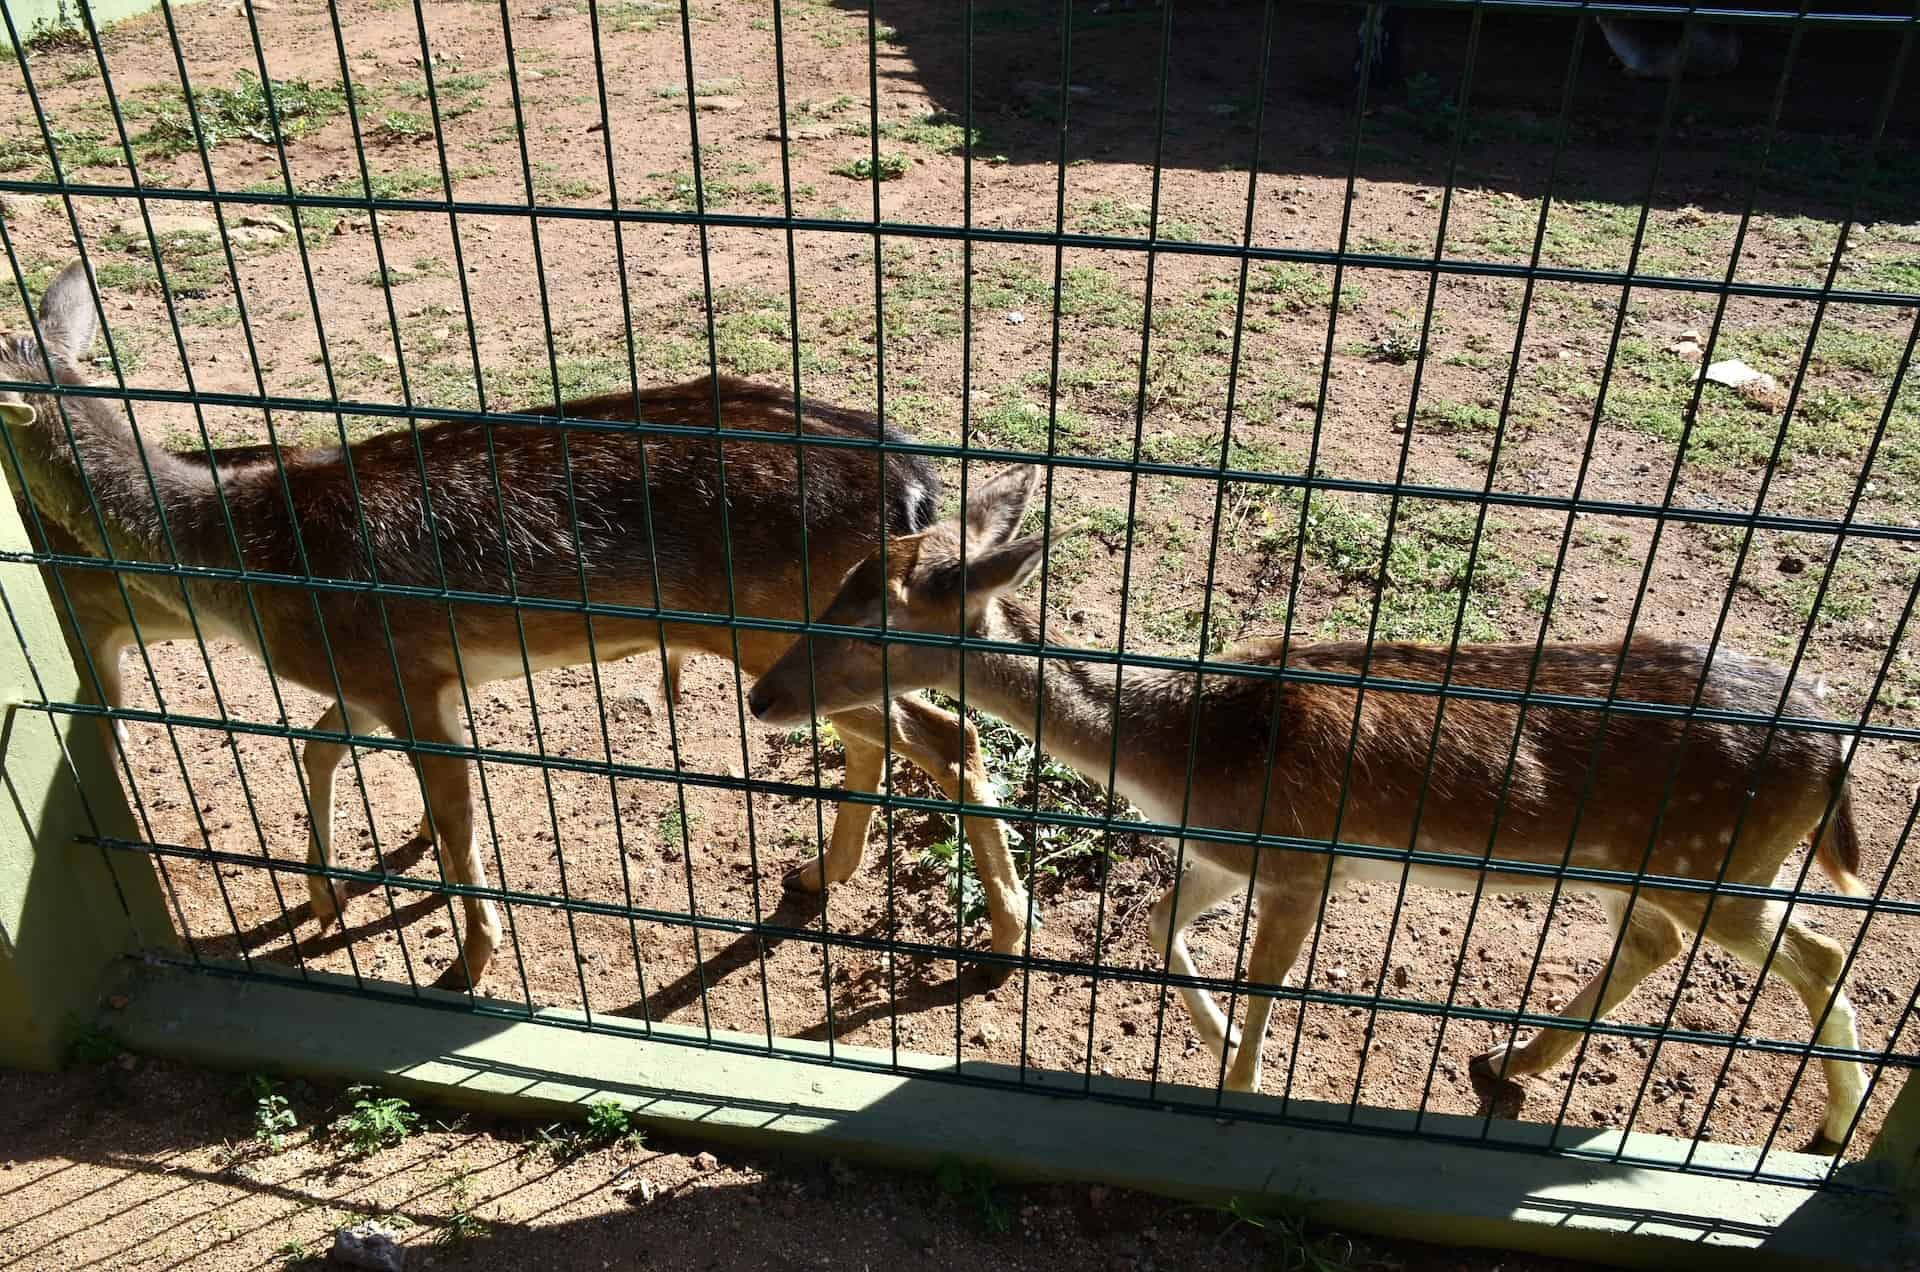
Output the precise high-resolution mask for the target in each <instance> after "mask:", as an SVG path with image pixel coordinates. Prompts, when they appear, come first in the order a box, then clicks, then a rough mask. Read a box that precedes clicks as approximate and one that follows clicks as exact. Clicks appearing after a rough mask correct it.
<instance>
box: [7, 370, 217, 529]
mask: <svg viewBox="0 0 1920 1272" xmlns="http://www.w3.org/2000/svg"><path fill="white" fill-rule="evenodd" d="M30 400H31V401H32V404H33V406H34V408H35V411H36V412H37V416H36V418H35V420H34V422H33V424H32V425H31V426H29V427H27V428H23V429H17V430H15V432H14V434H13V439H14V446H13V450H14V454H15V455H17V456H18V457H19V461H20V466H21V470H22V473H21V475H23V476H24V477H25V479H26V487H27V494H28V495H29V496H30V498H31V499H32V501H33V504H34V507H35V508H37V509H38V510H39V513H40V515H41V517H43V518H45V519H47V520H50V521H53V522H55V523H56V524H58V525H59V526H60V527H61V528H62V529H64V530H66V531H67V532H68V533H69V534H71V535H73V536H74V537H75V538H77V539H78V540H79V541H80V542H81V543H84V544H87V545H89V550H90V551H91V550H94V549H93V545H97V544H99V543H100V541H101V531H102V525H103V523H104V528H105V533H106V540H107V546H108V547H109V548H110V549H111V550H112V553H113V555H114V556H116V557H122V558H126V559H130V560H170V559H171V558H172V556H173V547H177V549H178V551H179V553H180V556H181V557H182V558H183V559H185V560H188V561H192V562H195V563H197V564H225V563H226V559H227V558H228V557H230V556H231V553H230V552H221V553H219V554H218V558H217V559H209V557H208V554H207V553H206V552H205V551H204V550H203V549H204V548H205V547H206V546H207V545H206V544H203V543H202V542H201V540H203V539H204V538H205V537H206V535H205V531H206V530H207V529H208V526H207V525H206V524H205V523H206V522H207V517H206V516H205V514H206V512H207V510H208V509H209V508H210V507H212V506H213V505H214V503H215V491H214V485H213V483H214V480H215V478H214V476H213V473H212V470H211V469H210V468H203V467H199V466H196V465H194V464H190V463H188V462H186V461H185V460H183V459H181V458H180V457H179V456H177V455H174V454H171V453H170V452H168V451H167V450H165V449H164V448H162V447H159V446H152V445H143V444H142V443H141V441H140V439H138V438H137V437H135V436H134V433H133V430H132V429H131V428H130V427H128V425H127V423H126V421H125V420H124V419H122V418H121V417H120V416H119V415H118V414H117V413H116V411H115V409H114V407H113V406H111V405H110V404H108V403H106V402H101V401H94V400H92V399H89V398H67V399H65V400H64V405H65V408H66V409H65V411H64V415H65V420H64V421H63V419H62V414H63V412H62V410H61V405H62V404H61V403H58V402H56V401H55V400H54V399H52V398H50V397H34V398H32V399H30ZM69 426H71V429H72V438H71V441H69V438H68V428H69ZM149 478H151V480H150V479H149ZM156 496H157V498H156ZM96 507H97V509H98V512H97V515H96V511H95V509H96ZM163 510H164V512H163ZM169 532H171V539H172V544H173V547H170V546H169Z"/></svg>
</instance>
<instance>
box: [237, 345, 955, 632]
mask: <svg viewBox="0 0 1920 1272" xmlns="http://www.w3.org/2000/svg"><path fill="white" fill-rule="evenodd" d="M718 398H719V414H720V419H721V423H722V426H723V427H724V428H726V429H729V430H738V431H751V432H755V433H763V434H766V435H767V440H765V441H759V440H752V439H745V438H729V439H727V440H725V441H721V442H718V443H716V440H715V438H714V437H713V436H711V435H706V436H702V435H699V434H684V435H675V434H664V435H662V434H653V435H646V436H643V435H641V434H637V433H629V432H622V431H606V430H597V429H590V428H589V429H570V428H565V427H561V426H558V425H482V424H478V423H472V422H465V421H447V422H441V423H435V424H430V425H426V426H423V427H421V428H420V429H419V430H418V431H417V434H416V433H415V432H414V431H412V430H406V429H401V430H395V431H393V432H390V433H385V434H381V435H379V436H376V437H373V438H370V439H368V440H366V441H364V442H361V443H358V444H357V445H355V446H354V447H353V448H352V449H351V450H350V451H346V452H342V451H339V450H333V451H329V452H308V453H304V454H302V455H301V456H300V457H299V458H298V460H297V461H296V462H294V463H292V464H290V465H289V470H288V475H287V483H288V485H289V486H290V487H291V489H292V490H293V495H294V502H295V506H296V509H297V512H298V524H299V526H300V527H301V530H302V533H303V537H304V539H305V546H306V549H307V558H308V562H309V564H310V568H311V569H312V571H313V573H315V574H319V575H323V576H330V577H336V578H352V579H362V578H368V577H371V576H372V575H374V574H375V573H377V575H378V577H379V578H380V579H382V580H383V581H386V582H389V583H395V584H401V585H411V586H421V587H436V588H437V587H439V586H441V585H442V581H443V579H444V582H445V585H446V586H449V587H452V588H455V589H464V590H473V591H480V592H489V593H499V592H502V591H504V590H506V589H507V587H508V585H509V582H510V583H511V586H512V588H513V589H514V590H516V591H517V592H518V593H519V594H521V595H525V596H560V597H569V598H578V596H579V594H580V585H581V579H580V574H581V570H582V567H583V566H584V570H585V573H586V574H587V576H588V580H589V585H590V590H591V594H592V595H593V597H594V599H596V600H604V601H608V602H615V603H620V602H626V603H635V604H650V603H652V597H653V593H652V577H653V573H654V570H655V568H656V567H657V570H658V574H659V578H660V583H661V593H662V597H663V599H662V602H661V603H662V604H665V605H667V606H669V607H671V608H724V605H725V586H726V569H727V562H728V560H729V548H730V555H731V561H732V565H733V573H734V577H735V583H736V591H737V592H738V593H739V594H740V595H739V596H738V598H737V599H738V603H739V608H740V610H741V611H742V612H744V613H753V614H766V615H773V616H787V615H797V614H798V613H799V612H800V608H801V606H800V597H799V595H798V590H797V580H798V578H799V573H800V543H801V539H802V532H803V527H804V531H805V533H806V537H807V540H808V547H809V559H810V563H811V566H812V569H813V572H814V574H815V575H816V576H818V577H817V578H816V579H815V580H814V585H815V589H816V591H818V590H820V589H821V588H823V587H824V588H825V589H827V590H828V591H830V590H831V588H832V587H833V586H835V585H836V584H837V583H838V581H839V578H840V576H841V574H843V573H844V571H845V570H846V569H847V568H850V567H851V566H852V565H853V564H854V563H856V562H857V561H859V560H860V559H861V558H863V557H864V556H866V555H867V554H869V553H870V552H871V551H872V550H873V549H874V547H875V546H877V544H878V543H879V541H880V536H881V525H882V521H883V519H884V521H885V524H886V527H887V532H888V533H890V534H900V533H907V532H910V531H912V530H916V529H919V528H921V527H922V526H924V525H925V524H926V522H927V521H928V520H929V518H930V516H931V512H932V509H933V504H934V500H935V497H936V494H937V490H938V481H937V479H936V477H935V476H934V474H933V472H932V470H931V469H930V467H929V466H928V465H927V464H926V463H925V462H924V461H923V460H921V459H920V458H918V457H915V456H907V455H900V454H896V453H892V452H887V453H884V454H883V453H881V452H880V451H878V450H876V449H874V448H872V447H839V446H807V447H806V448H805V451H806V454H805V456H804V460H803V459H802V457H801V456H800V455H799V454H798V453H797V452H798V451H799V450H800V449H801V447H800V446H799V445H798V444H795V443H787V442H783V441H781V440H779V435H780V434H791V433H793V432H794V422H793V399H792V396H791V395H790V394H785V393H782V392H780V391H778V390H771V389H766V388H763V387H761V386H757V385H750V384H746V383H744V382H740V381H732V380H722V381H720V383H719V385H718ZM714 409H715V385H714V383H713V382H712V381H710V380H699V381H694V382H691V383H688V384H682V385H674V386H670V387H667V388H660V389H652V390H648V391H646V392H644V393H642V394H640V395H638V398H637V399H636V398H635V397H634V396H633V395H630V394H614V395H609V396H606V397H600V398H590V399H585V400H583V401H578V402H573V403H568V404H566V406H565V407H564V408H563V410H564V414H565V416H566V417H567V418H570V419H578V420H605V421H614V420H628V419H633V418H635V416H636V415H637V416H638V417H639V418H641V419H644V420H645V421H646V422H648V423H651V424H662V425H679V426H684V427H690V428H696V429H708V428H711V427H712V424H713V420H714ZM801 419H802V427H803V430H804V431H805V432H806V433H807V434H809V435H812V436H814V437H828V438H836V439H842V440H845V441H847V442H853V443H860V442H872V441H875V440H877V439H879V438H880V437H881V436H882V433H881V430H880V428H879V426H878V424H877V422H876V421H875V420H874V418H873V417H872V416H871V415H868V414H866V413H863V412H855V411H846V410H841V409H838V408H833V407H828V406H824V405H821V404H818V403H813V402H806V403H803V405H802V410H801ZM894 440H898V439H897V438H896V439H894ZM803 463H804V468H805V503H804V517H803V514H802V500H801V490H802V483H801V468H802V464H803ZM423 473H424V474H425V481H424V482H423V481H422V474H423ZM227 485H228V488H229V493H230V499H231V501H232V502H233V503H234V504H235V505H236V516H238V517H241V518H243V519H244V520H245V521H246V522H247V524H248V526H249V527H250V529H252V530H253V531H254V533H253V534H252V535H251V536H250V537H249V540H248V545H247V546H248V551H249V554H250V563H251V564H253V565H254V566H255V567H256V568H273V569H280V570H284V571H287V572H299V570H300V565H299V562H298V557H297V554H296V552H295V551H294V545H293V544H292V542H291V541H290V539H288V538H287V537H286V536H284V535H281V536H280V537H278V538H276V537H274V530H275V527H276V523H281V522H284V520H285V517H284V508H285V501H284V496H283V494H282V491H281V483H280V480H279V478H278V475H277V474H272V473H271V472H269V473H268V474H266V475H262V474H260V473H255V472H249V473H245V474H238V475H236V476H234V477H231V478H229V479H228V481H227ZM723 490H724V492H725V497H724V500H723V498H722V491H723ZM576 535H577V541H576ZM576 542H577V551H576ZM369 545H370V546H371V548H372V552H371V554H369V552H368V551H367V549H368V546H369ZM369 556H371V559H369ZM716 595H717V597H718V601H717V604H716V601H715V597H716Z"/></svg>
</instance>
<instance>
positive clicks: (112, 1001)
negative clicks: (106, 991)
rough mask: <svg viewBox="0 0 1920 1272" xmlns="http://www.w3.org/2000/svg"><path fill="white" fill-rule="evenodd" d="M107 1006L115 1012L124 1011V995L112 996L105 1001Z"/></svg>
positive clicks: (125, 1002)
mask: <svg viewBox="0 0 1920 1272" xmlns="http://www.w3.org/2000/svg"><path fill="white" fill-rule="evenodd" d="M107 1006H109V1007H111V1008H113V1009H114V1010H115V1011H125V1010H126V1009H127V996H126V995H125V994H114V995H113V996H112V997H110V998H108V999H107Z"/></svg>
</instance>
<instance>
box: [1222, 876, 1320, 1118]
mask: <svg viewBox="0 0 1920 1272" xmlns="http://www.w3.org/2000/svg"><path fill="white" fill-rule="evenodd" d="M1309 891H1310V892H1313V896H1312V898H1311V900H1309V899H1308V898H1307V896H1306V895H1305V894H1295V895H1292V896H1282V895H1280V894H1279V893H1278V892H1277V891H1275V890H1269V891H1267V892H1266V893H1264V894H1263V895H1261V897H1260V916H1259V922H1258V923H1257V924H1256V925H1255V926H1254V929H1253V951H1252V953H1250V954H1249V955H1248V956H1247V980H1248V981H1249V982H1252V983H1253V984H1258V985H1273V986H1276V987H1277V986H1278V985H1279V984H1280V983H1281V982H1282V981H1284V980H1285V979H1286V977H1287V972H1288V971H1289V970H1291V969H1292V967H1293V962H1294V960H1295V959H1297V958H1299V957H1300V946H1301V945H1302V944H1303V943H1304V942H1305V941H1306V939H1307V934H1308V933H1309V932H1311V931H1313V925H1314V922H1315V920H1316V919H1317V918H1318V917H1319V899H1320V898H1319V894H1318V892H1317V891H1314V890H1312V889H1309ZM1272 1014H1273V996H1272V995H1271V994H1262V993H1259V992H1257V991H1253V990H1249V991H1248V992H1247V1023H1246V1029H1245V1033H1244V1034H1243V1038H1244V1041H1242V1042H1241V1043H1240V1044H1239V1045H1237V1046H1236V1047H1235V1048H1234V1051H1233V1061H1232V1063H1231V1064H1229V1065H1228V1066H1227V1089H1228V1090H1230V1091H1258V1090H1259V1089H1260V1053H1261V1051H1262V1049H1263V1048H1264V1047H1265V1046H1266V1041H1267V1020H1268V1018H1269V1017H1270V1016H1272Z"/></svg>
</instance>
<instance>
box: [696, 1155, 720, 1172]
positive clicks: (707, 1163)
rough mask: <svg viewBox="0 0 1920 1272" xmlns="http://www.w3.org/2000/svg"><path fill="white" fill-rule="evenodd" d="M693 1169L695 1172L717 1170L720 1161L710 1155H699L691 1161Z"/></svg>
mask: <svg viewBox="0 0 1920 1272" xmlns="http://www.w3.org/2000/svg"><path fill="white" fill-rule="evenodd" d="M693 1168H694V1169H695V1170H719V1169H720V1159H719V1158H718V1157H715V1156H714V1155H713V1154H712V1153H701V1154H700V1155H699V1156H697V1157H695V1158H694V1159H693Z"/></svg>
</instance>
